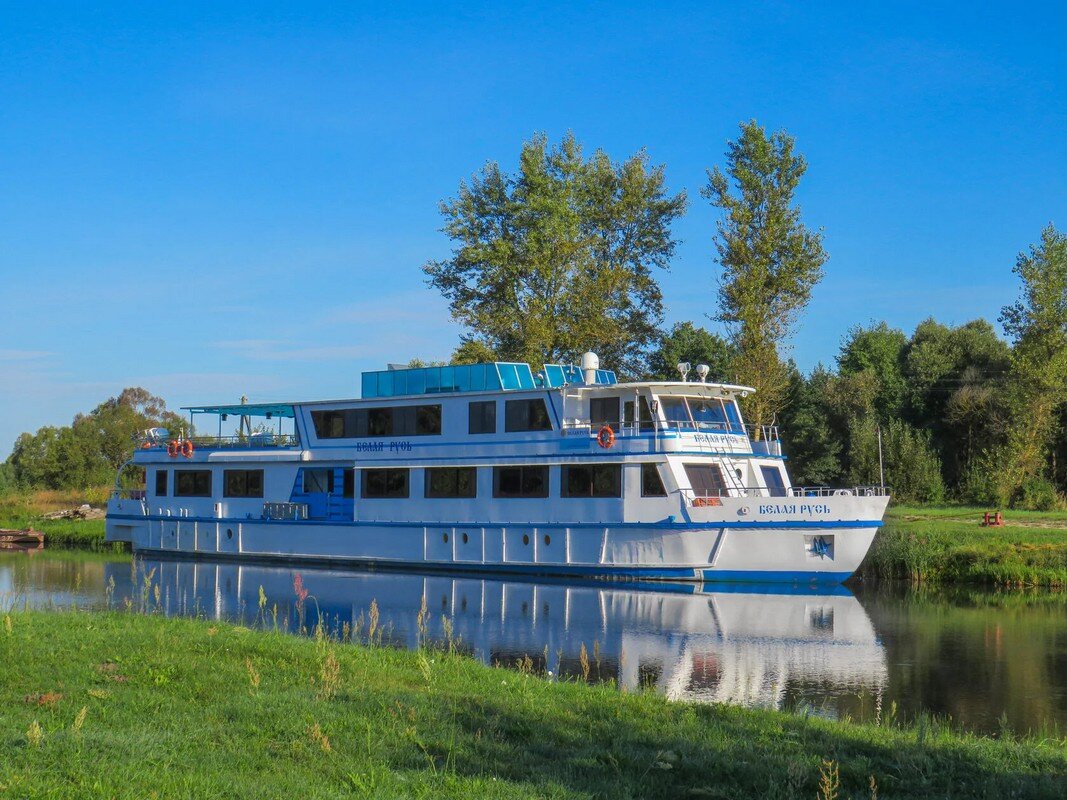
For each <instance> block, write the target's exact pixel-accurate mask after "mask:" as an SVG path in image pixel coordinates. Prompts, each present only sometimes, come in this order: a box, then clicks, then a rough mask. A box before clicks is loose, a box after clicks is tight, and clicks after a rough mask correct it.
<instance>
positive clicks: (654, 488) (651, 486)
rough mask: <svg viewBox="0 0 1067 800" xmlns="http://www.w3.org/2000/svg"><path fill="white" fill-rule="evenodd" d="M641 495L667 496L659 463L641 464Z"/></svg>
mask: <svg viewBox="0 0 1067 800" xmlns="http://www.w3.org/2000/svg"><path fill="white" fill-rule="evenodd" d="M641 496H642V497H666V496H667V489H666V487H664V485H663V476H662V475H660V472H659V464H647V463H646V464H642V465H641Z"/></svg>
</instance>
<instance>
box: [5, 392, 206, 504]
mask: <svg viewBox="0 0 1067 800" xmlns="http://www.w3.org/2000/svg"><path fill="white" fill-rule="evenodd" d="M155 427H163V428H167V429H168V430H170V431H172V432H173V433H178V432H179V431H180V430H182V428H183V427H184V428H186V429H188V422H187V421H185V420H183V419H182V418H181V417H180V416H178V415H177V414H175V413H173V412H171V411H168V410H167V405H166V403H165V402H164V401H163V399H162V398H160V397H156V396H155V395H153V394H151V393H149V392H148V391H146V390H145V389H141V388H128V389H123V390H122V392H121V393H120V394H119V395H118V396H117V397H112V398H109V399H108V400H105V401H104V402H103V403H101V404H100V405H98V406H97V407H96V408H94V409H93V410H92V411H90V412H89V413H88V414H78V415H77V416H76V417H74V420H73V421H72V422H71V424H70V425H61V426H52V425H46V426H44V427H43V428H40V429H38V431H37V432H36V433H23V434H22V435H21V436H19V437H18V439H16V440H15V446H14V447H13V448H12V451H11V455H10V456H8V458H7V461H6V462H5V463H4V464H3V465H2V467H3V468H2V469H0V491H2V490H4V489H14V488H18V489H84V488H86V487H92V486H106V485H108V484H110V483H112V482H113V481H114V480H115V475H116V473H117V471H118V469H119V468H120V467H121V466H122V465H123V464H125V463H126V461H127V460H128V459H129V458H130V456H131V454H132V453H133V448H134V446H135V443H134V437H135V435H136V434H137V433H139V432H141V431H144V430H146V429H148V428H155ZM186 432H187V433H188V432H189V431H188V430H186Z"/></svg>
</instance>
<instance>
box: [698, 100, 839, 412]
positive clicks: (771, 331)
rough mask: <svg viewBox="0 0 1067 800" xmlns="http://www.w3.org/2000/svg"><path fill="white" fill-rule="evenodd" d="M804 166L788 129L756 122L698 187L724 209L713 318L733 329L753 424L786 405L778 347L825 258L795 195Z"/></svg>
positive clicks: (737, 374)
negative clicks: (768, 128)
mask: <svg viewBox="0 0 1067 800" xmlns="http://www.w3.org/2000/svg"><path fill="white" fill-rule="evenodd" d="M806 170H807V162H806V161H805V160H804V157H803V156H801V155H800V154H799V153H797V152H795V147H794V141H793V138H792V137H791V136H790V135H789V134H787V133H786V132H785V131H778V132H777V133H773V134H771V135H770V136H768V135H767V133H766V131H765V130H764V129H763V128H762V127H761V126H760V125H759V124H758V123H757V122H756V121H755V120H752V121H750V122H745V123H742V124H741V134H740V136H739V137H738V138H737V140H736V141H733V142H730V143H729V145H728V146H727V151H726V170H725V172H723V171H722V170H720V169H719V168H718V167H715V168H713V169H711V170H709V171H708V183H707V186H705V187H704V189H703V191H702V194H703V196H704V197H705V198H707V199H708V200H709V201H710V202H711V204H712V205H713V206H715V207H716V208H718V209H720V210H721V211H722V218H721V219H720V220H719V222H718V224H717V231H716V236H715V247H716V250H717V253H718V262H719V264H720V266H721V267H722V277H721V279H720V282H719V293H718V312H717V313H716V315H715V319H717V320H719V321H721V322H723V323H724V324H725V325H726V327H727V330H728V331H729V332H730V341H731V344H732V345H733V350H734V358H733V373H734V374H733V379H734V380H735V381H737V382H739V383H745V384H748V385H751V386H752V387H753V388H755V389H756V393H755V394H754V395H753V396H751V397H750V398H749V400H748V402H747V403H746V411H747V413H748V416H749V417H750V419H751V421H752V422H753V423H755V424H766V423H769V422H770V421H771V420H772V419H773V417H774V416H775V414H776V413H778V412H779V411H780V410H781V409H782V408H783V407H784V405H785V403H786V401H787V397H788V392H789V371H788V369H787V367H786V365H785V364H784V363H783V361H782V359H781V354H780V352H779V348H780V347H781V346H782V344H783V342H784V341H785V339H786V338H787V337H788V336H789V334H790V333H791V332H792V331H793V328H794V326H795V325H796V322H797V317H798V315H799V314H800V311H801V310H802V309H803V308H804V307H805V306H806V305H807V303H808V300H809V299H810V297H811V290H812V288H813V287H814V286H815V284H817V283H818V282H819V281H820V280H821V279H822V266H823V264H824V263H825V261H826V259H827V255H826V252H825V250H823V246H822V235H821V234H820V233H818V232H813V231H810V230H808V228H807V227H806V226H805V225H804V224H803V223H802V222H801V219H800V208H799V207H798V206H797V204H796V201H795V194H796V190H797V187H798V186H799V184H800V179H801V178H802V177H803V175H804V173H805V171H806Z"/></svg>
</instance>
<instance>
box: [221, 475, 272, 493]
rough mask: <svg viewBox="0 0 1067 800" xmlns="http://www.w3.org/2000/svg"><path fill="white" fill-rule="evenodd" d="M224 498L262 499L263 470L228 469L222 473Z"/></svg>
mask: <svg viewBox="0 0 1067 800" xmlns="http://www.w3.org/2000/svg"><path fill="white" fill-rule="evenodd" d="M222 496H223V497H262V496H263V470H261V469H227V470H223V473H222Z"/></svg>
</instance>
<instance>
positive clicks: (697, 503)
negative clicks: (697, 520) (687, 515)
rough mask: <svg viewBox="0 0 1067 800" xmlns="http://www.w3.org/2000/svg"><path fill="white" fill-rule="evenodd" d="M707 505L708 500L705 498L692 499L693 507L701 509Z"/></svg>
mask: <svg viewBox="0 0 1067 800" xmlns="http://www.w3.org/2000/svg"><path fill="white" fill-rule="evenodd" d="M707 504H708V498H706V497H694V498H693V505H694V506H697V507H703V506H706V505H707Z"/></svg>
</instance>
